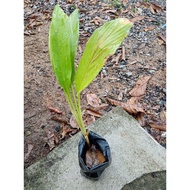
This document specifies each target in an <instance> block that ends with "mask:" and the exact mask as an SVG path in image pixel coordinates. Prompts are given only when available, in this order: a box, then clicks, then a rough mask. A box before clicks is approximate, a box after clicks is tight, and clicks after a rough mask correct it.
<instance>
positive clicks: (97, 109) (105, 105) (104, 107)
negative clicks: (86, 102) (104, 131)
mask: <svg viewBox="0 0 190 190" xmlns="http://www.w3.org/2000/svg"><path fill="white" fill-rule="evenodd" d="M108 106H109V105H108V104H101V105H99V106H97V107H95V108H94V110H96V111H99V110H104V109H106V108H107V107H108Z"/></svg>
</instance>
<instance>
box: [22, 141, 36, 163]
mask: <svg viewBox="0 0 190 190" xmlns="http://www.w3.org/2000/svg"><path fill="white" fill-rule="evenodd" d="M33 147H34V146H33V145H32V144H28V151H27V153H26V154H25V155H24V160H27V159H28V157H29V155H30V153H31V151H32V149H33Z"/></svg>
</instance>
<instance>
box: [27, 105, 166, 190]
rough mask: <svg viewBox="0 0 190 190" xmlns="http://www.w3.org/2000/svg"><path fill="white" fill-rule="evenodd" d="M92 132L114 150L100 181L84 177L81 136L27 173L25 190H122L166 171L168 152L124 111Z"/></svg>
mask: <svg viewBox="0 0 190 190" xmlns="http://www.w3.org/2000/svg"><path fill="white" fill-rule="evenodd" d="M89 128H90V130H92V131H94V132H95V133H97V134H99V135H101V136H103V137H104V138H105V139H106V140H107V141H108V143H109V145H110V147H111V155H112V163H111V165H110V166H109V167H108V168H106V169H105V171H104V172H103V174H102V176H101V178H100V179H99V180H98V181H92V180H89V179H86V178H85V177H83V176H81V174H80V167H79V165H78V155H77V154H78V142H79V140H80V138H81V133H78V134H76V135H74V136H73V137H72V138H70V139H68V140H67V141H66V142H64V143H62V144H61V145H59V146H58V147H57V148H55V149H54V150H53V151H52V152H51V153H49V154H48V155H47V156H46V157H45V158H43V159H42V160H40V161H39V162H37V163H35V164H33V165H31V166H30V167H28V168H27V169H25V172H24V175H25V176H24V186H25V190H64V189H65V190H75V189H79V190H86V189H90V190H106V189H107V190H121V189H122V188H124V187H126V184H130V183H133V181H134V180H136V179H137V178H139V177H141V176H143V175H144V174H148V173H151V172H157V171H165V170H166V150H165V148H164V147H162V146H161V145H159V144H158V143H157V142H156V141H155V140H154V139H153V138H152V137H151V136H150V135H149V134H148V133H147V132H146V131H145V130H144V129H143V128H142V127H141V126H140V125H139V124H138V123H137V121H136V120H135V119H134V118H133V117H132V116H130V115H129V114H127V113H126V112H125V111H124V110H123V109H121V108H115V109H113V110H112V111H111V112H109V113H108V114H106V115H104V116H103V117H102V118H100V119H99V120H97V121H96V122H94V123H93V124H92V125H91V126H90V127H89ZM134 190H135V189H134Z"/></svg>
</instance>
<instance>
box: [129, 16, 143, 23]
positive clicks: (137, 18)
mask: <svg viewBox="0 0 190 190" xmlns="http://www.w3.org/2000/svg"><path fill="white" fill-rule="evenodd" d="M143 19H144V16H137V17H134V18H132V19H130V21H131V22H138V21H141V20H143Z"/></svg>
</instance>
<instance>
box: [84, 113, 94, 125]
mask: <svg viewBox="0 0 190 190" xmlns="http://www.w3.org/2000/svg"><path fill="white" fill-rule="evenodd" d="M94 121H95V117H94V116H93V115H89V114H87V115H86V117H85V119H84V124H85V126H88V125H90V124H91V123H93V122H94Z"/></svg>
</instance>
